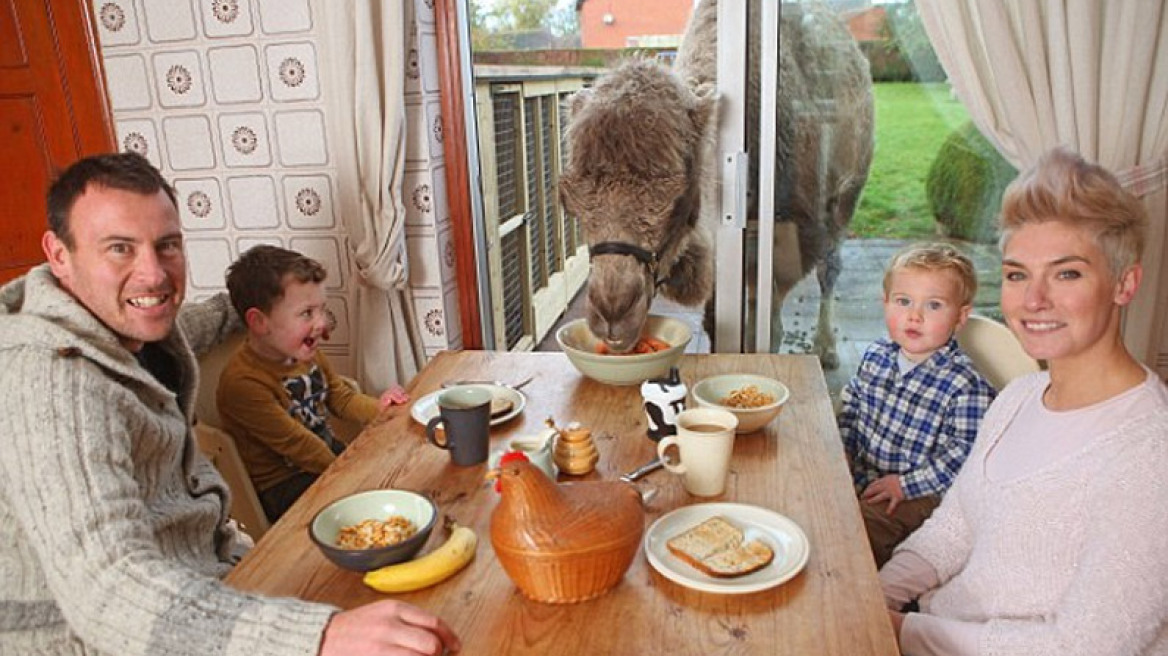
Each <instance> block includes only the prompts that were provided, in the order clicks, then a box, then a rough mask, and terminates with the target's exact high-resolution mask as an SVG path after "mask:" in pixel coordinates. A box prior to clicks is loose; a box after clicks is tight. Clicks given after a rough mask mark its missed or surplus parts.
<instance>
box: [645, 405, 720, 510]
mask: <svg viewBox="0 0 1168 656" xmlns="http://www.w3.org/2000/svg"><path fill="white" fill-rule="evenodd" d="M736 428H738V418H737V417H735V416H734V415H732V414H730V413H729V412H726V411H725V410H718V409H715V408H695V409H692V410H683V411H682V412H681V413H679V414H678V415H677V435H667V436H665V437H663V438H662V439H661V441H660V442H658V443H657V455H658V456H659V457H660V458H661V462H662V463H663V464H664V465H665V468H666V469H668V470H669V471H671V472H673V473H674V474H680V475H681V476H682V479H681V481H682V485H684V486H685V489H686V491H687V492H689V493H690V494H692V495H694V496H699V497H713V496H717V495H719V494H722V492H723V491H724V490H725V489H726V474H727V472H729V471H730V455H731V454H732V453H734V429H736ZM671 446H676V447H677V451H678V459H677V462H671V461H670V459H669V458H667V457H666V455H665V452H666V450H668V449H669V447H671Z"/></svg>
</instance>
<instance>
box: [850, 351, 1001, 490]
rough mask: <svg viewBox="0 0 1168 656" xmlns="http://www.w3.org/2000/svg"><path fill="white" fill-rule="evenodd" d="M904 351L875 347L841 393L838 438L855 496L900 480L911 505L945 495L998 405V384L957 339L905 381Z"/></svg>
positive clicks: (866, 355) (912, 370)
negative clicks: (884, 480)
mask: <svg viewBox="0 0 1168 656" xmlns="http://www.w3.org/2000/svg"><path fill="white" fill-rule="evenodd" d="M899 355H900V346H899V345H897V344H896V343H895V342H893V341H892V340H890V339H887V338H884V339H880V340H878V341H877V342H876V343H874V344H872V346H870V347H869V348H868V350H867V351H866V352H865V353H864V359H863V360H861V361H860V368H859V370H858V371H857V372H856V375H855V376H854V377H852V379H851V380H850V381H848V384H847V386H846V387H844V389H843V393H842V396H841V399H842V401H843V410H842V411H841V412H840V416H839V429H840V436H841V437H842V438H843V442H844V448H846V449H847V452H848V456H849V457H850V458H851V466H852V478H853V479H854V481H855V484H856V490H857V492H859V491H863V490H864V488H866V487H867V486H868V484H870V483H872V482H873V481H875V480H876V479H878V478H880V477H882V476H886V475H888V474H899V475H900V487H901V489H902V490H904V495H905V498H906V499H916V498H919V497H923V496H927V495H931V494H941V493H943V492H944V491H945V490H946V489H948V488H949V485H950V484H952V483H953V478H954V477H955V476H957V472H958V471H960V469H961V465H962V464H964V463H965V458H966V456H968V455H969V448H970V447H971V446H972V445H973V439H974V438H975V437H976V436H977V429H978V426H979V425H980V424H981V418H982V415H984V414H985V411H986V408H988V407H989V405H990V402H991V401H993V400H994V395H995V394H996V392H995V391H994V388H993V386H991V385H990V384H989V383H988V382H987V381H986V379H985V378H983V377H982V376H981V374H979V373H978V372H977V370H976V369H974V367H973V361H972V360H970V359H969V356H968V355H966V354H965V352H964V351H962V350H961V349H960V348H959V347H958V346H957V340H955V339H950V340H949V343H948V344H946V345H945V346H943V347H941V348H940V349H938V350H937V352H936V353H933V355H931V356H929V358H928V359H927V360H925V361H924V362H921V363H920V364H918V365H916V366H915V367H913V368H912V369H911V370H909V371H908V372H906V373H905V374H904V375H901V373H900V368H899V367H898V366H897V358H898V357H899Z"/></svg>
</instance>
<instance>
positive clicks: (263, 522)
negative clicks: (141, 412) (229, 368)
mask: <svg viewBox="0 0 1168 656" xmlns="http://www.w3.org/2000/svg"><path fill="white" fill-rule="evenodd" d="M242 342H243V334H242V333H241V334H239V335H236V336H233V337H232V338H231V339H228V340H227V341H224V342H223V343H221V344H219V345H218V346H216V347H215V348H213V349H211V351H209V352H208V353H206V354H204V355H203V357H202V358H199V393H198V398H197V399H196V401H195V438H196V439H197V440H198V441H199V449H200V450H202V452H203V453H204V454H205V455H206V456H207V458H209V459H210V460H211V462H212V463H213V464H214V465H215V467H216V468H217V469H218V470H219V473H220V474H221V475H222V476H223V478H224V480H226V481H227V485H228V486H229V487H230V488H231V511H230V512H231V516H232V517H234V518H235V520H236V521H238V522H239V523H240V524H242V525H243V528H244V530H245V531H247V534H248V535H250V536H251V537H252V538H253V539H255V540H256V541H259V539H260V537H261V536H262V535H263V534H264V533H265V532H267V530H268V529H269V528H270V527H271V523H270V522H269V521H268V516H267V515H266V514H265V513H264V508H263V506H262V505H260V498H259V496H258V495H257V494H256V490H255V486H254V485H252V482H251V477H250V476H248V474H247V467H246V466H244V464H243V458H240V457H239V450H238V449H237V448H236V447H235V439H234V438H232V437H231V435H229V434H227V432H226V431H224V430H222V429H221V428H220V426H221V424H220V421H219V408H218V406H217V405H216V403H215V388H216V387H218V386H219V374H220V373H222V371H223V367H224V366H226V365H227V361H228V359H229V358H230V357H231V354H232V353H234V352H235V350H236V349H237V348H239V345H240V344H241V343H242Z"/></svg>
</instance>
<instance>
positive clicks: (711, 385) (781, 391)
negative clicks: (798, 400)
mask: <svg viewBox="0 0 1168 656" xmlns="http://www.w3.org/2000/svg"><path fill="white" fill-rule="evenodd" d="M751 386H753V387H754V389H755V391H756V392H757V393H760V394H762V395H766V396H769V397H770V402H769V403H763V404H761V405H758V406H755V407H736V406H735V405H730V404H728V403H727V402H728V397H730V395H731V393H732V392H739V393H741V392H743V391H744V390H746V389H747V388H749V387H751ZM692 393H693V397H694V401H696V402H697V404H698V406H699V407H702V408H720V409H722V410H726V411H728V412H730V413H731V414H733V415H734V416H735V417H738V430H737V433H738V434H742V433H753V432H754V431H757V430H760V429H761V428H762V427H763V426H766V425H767V424H769V423H770V422H771V420H772V419H774V418H775V417H777V416H779V413H780V412H781V411H782V410H783V405H784V404H785V403H786V402H787V399H789V398H790V397H791V391H790V390H789V389H787V386H786V385H784V384H782V383H780V382H779V381H777V380H775V379H774V378H767V377H766V376H756V375H754V374H722V375H720V376H711V377H709V378H703V379H702V380H699V381H698V383H697V384H696V385H694V386H693V390H692Z"/></svg>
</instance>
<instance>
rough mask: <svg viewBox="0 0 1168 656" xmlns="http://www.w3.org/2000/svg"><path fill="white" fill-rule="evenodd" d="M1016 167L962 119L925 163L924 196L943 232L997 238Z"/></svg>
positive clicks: (979, 238)
mask: <svg viewBox="0 0 1168 656" xmlns="http://www.w3.org/2000/svg"><path fill="white" fill-rule="evenodd" d="M1017 175H1018V171H1017V170H1016V169H1015V168H1014V167H1013V166H1012V165H1011V164H1010V163H1009V162H1007V161H1006V160H1005V159H1004V158H1003V157H1002V156H1001V155H999V154H998V151H997V150H995V149H994V147H993V146H992V145H991V144H990V142H989V141H987V140H986V138H985V137H983V136H982V134H981V132H978V130H977V128H976V127H974V125H973V123H966V124H964V125H962V126H961V127H959V128H957V129H956V130H954V131H953V132H951V133H950V134H949V136H948V137H946V139H945V142H944V143H943V144H941V149H940V150H938V151H937V156H936V157H935V158H934V159H933V164H932V166H930V167H929V174H928V178H927V179H926V181H925V195H926V196H927V197H928V200H929V208H930V209H931V210H932V212H933V218H934V219H936V221H937V223H938V224H940V226H941V231H942V232H943V233H944V234H945V235H947V236H949V237H954V238H957V239H964V240H966V241H973V242H980V243H992V242H993V241H994V240H995V239H997V223H998V221H997V219H998V212H999V210H1000V209H1001V206H1002V192H1004V191H1005V189H1006V185H1008V184H1009V183H1010V181H1011V180H1013V179H1014V177H1015V176H1017Z"/></svg>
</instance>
